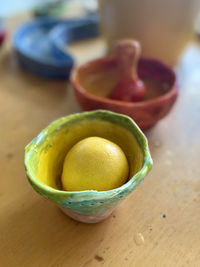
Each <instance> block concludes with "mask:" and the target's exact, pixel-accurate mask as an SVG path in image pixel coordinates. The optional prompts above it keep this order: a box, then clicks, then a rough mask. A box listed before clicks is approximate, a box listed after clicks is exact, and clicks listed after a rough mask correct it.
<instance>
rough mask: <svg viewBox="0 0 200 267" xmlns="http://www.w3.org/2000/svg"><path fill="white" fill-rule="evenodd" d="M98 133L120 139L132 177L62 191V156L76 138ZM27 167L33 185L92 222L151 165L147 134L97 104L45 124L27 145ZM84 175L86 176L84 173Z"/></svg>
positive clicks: (80, 218)
mask: <svg viewBox="0 0 200 267" xmlns="http://www.w3.org/2000/svg"><path fill="white" fill-rule="evenodd" d="M89 136H100V137H103V138H106V139H108V140H110V141H112V142H114V143H116V144H118V145H119V146H120V147H121V148H122V149H123V151H124V153H125V154H126V157H127V159H128V163H129V171H130V173H129V178H128V180H127V182H126V183H125V184H123V185H122V186H121V187H119V188H116V189H113V190H108V191H94V190H88V191H76V192H74V191H73V192H72V191H64V190H62V186H61V182H60V176H61V173H62V166H63V161H64V158H65V156H66V154H67V152H68V151H69V150H70V148H71V147H72V146H73V145H74V144H76V143H77V142H78V141H80V140H82V139H84V138H86V137H89ZM25 167H26V172H27V177H28V180H29V182H30V184H31V185H32V187H33V188H34V189H35V190H36V191H37V192H38V193H39V194H41V195H42V196H44V197H46V198H47V199H49V200H50V201H52V202H53V203H55V204H57V205H58V206H59V207H60V208H61V209H62V211H64V213H66V214H67V215H68V216H70V217H72V218H73V219H75V220H78V221H82V222H87V223H94V222H98V221H101V220H103V219H105V218H106V217H108V216H109V215H110V214H111V213H112V211H113V210H114V208H115V207H116V206H117V204H118V203H119V202H120V201H121V200H122V199H123V198H125V197H126V196H127V195H128V194H130V193H131V192H132V191H133V190H134V189H135V188H136V186H138V185H139V183H140V182H141V181H142V180H143V179H144V177H145V176H146V174H147V173H148V172H149V171H150V169H151V167H152V159H151V155H150V152H149V148H148V143H147V139H146V137H145V136H144V134H143V133H142V132H141V130H140V129H139V128H138V127H137V125H136V124H135V123H134V121H133V120H131V118H129V117H128V116H124V115H121V114H117V113H113V112H110V111H104V110H98V111H93V112H85V113H78V114H73V115H69V116H67V117H64V118H61V119H58V120H56V121H54V122H53V123H51V124H50V125H49V126H48V127H47V128H45V129H44V130H43V131H42V132H41V133H40V134H39V135H38V136H37V137H36V138H34V139H33V141H32V142H30V143H29V144H28V145H27V147H26V149H25ZM83 179H84V177H83Z"/></svg>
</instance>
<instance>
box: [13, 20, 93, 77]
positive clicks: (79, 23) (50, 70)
mask: <svg viewBox="0 0 200 267" xmlns="http://www.w3.org/2000/svg"><path fill="white" fill-rule="evenodd" d="M90 27H91V30H90ZM64 29H65V30H64ZM84 32H85V33H84ZM97 34H98V18H97V17H94V16H92V17H86V18H83V19H73V20H67V21H62V20H58V19H52V18H45V19H37V20H34V21H31V22H28V23H25V24H23V25H22V26H21V27H20V28H19V29H18V30H17V31H16V33H15V36H14V48H15V51H16V55H17V58H18V60H19V62H20V64H21V65H22V66H23V67H24V68H25V69H27V70H29V71H31V72H33V73H35V74H37V75H39V76H42V77H45V78H51V79H67V78H69V75H70V72H71V69H72V67H73V64H74V58H73V57H72V56H71V55H70V54H69V53H67V52H65V51H66V50H64V47H65V46H66V43H65V42H64V40H67V43H69V42H71V41H74V40H80V39H83V38H86V37H90V36H96V35H97ZM63 35H65V36H63ZM56 38H58V39H56ZM61 44H63V46H62V45H61Z"/></svg>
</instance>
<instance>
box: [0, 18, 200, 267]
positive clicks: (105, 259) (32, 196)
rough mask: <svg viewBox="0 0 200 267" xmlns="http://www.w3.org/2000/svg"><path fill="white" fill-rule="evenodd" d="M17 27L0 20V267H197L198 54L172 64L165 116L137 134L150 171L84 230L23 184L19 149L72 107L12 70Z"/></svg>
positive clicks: (64, 90) (47, 85) (67, 92)
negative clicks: (176, 86)
mask: <svg viewBox="0 0 200 267" xmlns="http://www.w3.org/2000/svg"><path fill="white" fill-rule="evenodd" d="M24 19H25V17H24V16H23V17H19V18H13V19H11V20H9V21H8V27H9V36H8V38H7V41H6V43H5V46H4V47H3V49H2V50H1V51H0V125H1V133H0V136H1V139H0V140H1V144H0V146H1V149H0V174H1V179H0V266H2V267H18V266H20V267H67V266H69V267H76V266H78V267H79V266H80V267H93V266H95V267H96V266H111V267H118V266H119V267H121V266H126V267H129V266H130V267H134V266H136V267H143V266H145V267H146V266H147V267H154V266H155V267H157V266H158V267H164V266H167V267H171V266H172V267H173V266H178V267H183V266H191V267H198V266H200V52H199V48H198V46H197V47H196V48H191V49H192V50H190V51H189V52H188V55H187V56H185V58H184V60H183V61H182V65H181V71H180V75H179V77H180V84H181V86H180V96H179V99H178V101H177V103H176V105H175V106H174V108H173V110H172V112H171V113H170V114H169V115H168V116H167V117H166V118H165V119H163V120H162V121H161V122H160V123H159V124H157V126H156V127H154V128H153V129H151V130H149V131H148V132H146V134H147V137H148V139H149V143H150V149H151V153H152V157H153V160H154V167H153V169H152V171H151V173H150V174H149V175H148V176H147V178H146V179H145V180H144V181H143V182H142V184H141V185H140V186H139V187H138V188H137V189H136V190H135V191H134V192H133V193H132V194H131V195H130V196H129V197H128V198H127V199H126V200H125V201H124V202H122V204H121V205H120V206H119V207H118V208H117V209H116V210H115V211H114V213H113V215H111V216H110V217H109V218H108V219H107V220H105V221H103V222H101V223H99V224H94V225H87V224H83V223H79V222H76V221H73V220H72V219H70V218H68V217H67V216H65V215H64V214H63V213H62V212H61V211H60V210H59V209H58V208H57V207H56V206H54V205H53V204H51V203H50V202H49V201H47V200H45V199H43V198H42V197H41V196H39V195H37V194H36V193H35V192H34V191H33V189H32V188H31V186H30V185H29V184H28V182H27V180H26V175H25V170H24V166H23V154H24V147H25V145H26V144H27V143H28V142H29V141H30V140H31V139H32V138H33V137H35V136H36V135H37V134H38V133H39V132H40V131H41V130H42V128H44V127H45V126H46V125H47V124H49V123H50V122H51V121H52V120H54V119H56V118H58V117H61V116H64V115H67V114H70V113H74V112H77V111H80V108H79V106H78V104H77V103H76V100H75V97H74V94H73V91H72V88H71V87H70V86H69V85H68V84H67V83H66V82H65V81H62V82H55V81H47V80H43V79H41V78H38V77H36V76H34V75H32V74H29V73H27V72H26V71H24V70H22V69H21V68H20V67H19V66H18V64H17V62H16V60H15V57H14V55H13V52H12V46H11V38H12V29H14V28H15V27H16V26H17V25H18V24H19V23H20V22H22V21H23V20H24ZM95 42H96V41H95ZM76 49H77V50H78V49H79V47H78V46H77V45H76ZM94 49H95V46H94ZM84 51H85V50H84ZM89 53H90V49H89V50H88V54H89ZM81 60H82V59H81ZM85 60H87V53H85Z"/></svg>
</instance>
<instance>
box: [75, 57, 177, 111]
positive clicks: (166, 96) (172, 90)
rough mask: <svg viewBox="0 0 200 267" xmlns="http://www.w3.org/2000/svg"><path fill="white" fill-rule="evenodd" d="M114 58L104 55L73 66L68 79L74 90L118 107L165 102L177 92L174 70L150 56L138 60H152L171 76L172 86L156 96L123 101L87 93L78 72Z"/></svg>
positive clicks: (94, 99)
mask: <svg viewBox="0 0 200 267" xmlns="http://www.w3.org/2000/svg"><path fill="white" fill-rule="evenodd" d="M114 59H115V57H114V56H105V57H101V58H97V59H94V60H91V61H89V62H87V63H84V64H82V65H80V66H78V67H75V68H74V69H73V71H72V75H71V79H70V81H71V84H72V85H73V87H74V89H75V90H76V91H78V92H79V93H80V94H81V95H82V96H84V97H85V98H87V99H90V100H92V101H95V102H99V103H102V104H109V105H115V106H120V107H130V108H131V107H146V106H152V105H156V104H158V103H159V102H166V101H168V100H169V99H171V97H173V96H174V94H177V93H178V87H177V85H176V74H175V72H174V70H173V69H172V68H171V67H170V66H169V65H167V64H165V63H163V62H162V61H160V60H158V59H154V58H150V57H141V59H140V60H144V61H151V62H154V63H156V64H159V65H160V66H161V67H164V68H165V69H166V70H167V71H168V72H169V73H170V74H171V75H172V77H173V83H172V86H171V87H170V89H169V90H168V91H167V92H166V93H164V94H163V95H161V96H158V97H156V98H154V99H149V100H145V101H140V102H125V101H119V100H113V99H109V98H103V97H99V96H96V95H93V94H91V93H88V92H87V91H86V90H85V89H84V87H83V86H82V85H81V84H80V82H79V77H78V75H79V72H80V71H81V70H82V69H83V68H87V67H88V66H89V65H91V64H95V63H98V62H103V61H107V60H108V61H112V60H114Z"/></svg>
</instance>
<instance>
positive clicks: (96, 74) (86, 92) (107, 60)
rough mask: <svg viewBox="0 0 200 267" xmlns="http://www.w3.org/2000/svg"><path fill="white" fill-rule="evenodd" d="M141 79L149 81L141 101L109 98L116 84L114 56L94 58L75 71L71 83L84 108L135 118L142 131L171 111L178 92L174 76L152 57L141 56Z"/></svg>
mask: <svg viewBox="0 0 200 267" xmlns="http://www.w3.org/2000/svg"><path fill="white" fill-rule="evenodd" d="M138 74H139V77H140V79H141V80H144V81H146V82H148V84H146V87H147V89H148V87H149V86H150V87H152V85H151V82H152V81H156V84H154V85H153V88H154V87H155V88H154V90H152V89H153V88H152V89H149V90H147V94H146V97H147V98H146V99H144V101H141V102H137V103H136V102H124V101H118V100H113V99H109V95H110V93H111V92H112V89H113V88H114V87H115V86H116V84H117V71H116V59H115V57H104V58H100V59H97V60H93V61H90V62H88V63H87V64H84V65H82V66H80V67H79V68H77V69H75V70H74V73H73V76H72V85H73V87H74V89H75V93H76V97H77V100H78V102H79V104H80V105H81V107H82V109H83V110H93V109H107V110H112V111H114V112H119V113H123V114H125V115H128V116H130V117H132V118H133V119H134V121H135V122H136V123H137V124H138V125H139V127H140V128H141V129H142V130H146V129H148V128H150V127H152V126H154V125H155V124H156V123H157V122H158V121H159V120H160V119H162V118H163V117H165V116H166V115H167V114H168V112H169V111H170V110H171V108H172V106H173V104H174V103H175V101H176V98H177V95H178V89H177V87H176V86H175V81H176V76H175V73H174V72H173V70H172V69H171V68H170V67H168V66H167V65H165V64H163V63H162V62H160V61H157V60H154V59H148V58H143V59H140V61H139V64H138ZM155 89H156V90H155Z"/></svg>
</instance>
